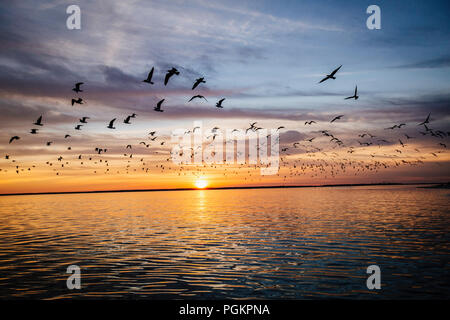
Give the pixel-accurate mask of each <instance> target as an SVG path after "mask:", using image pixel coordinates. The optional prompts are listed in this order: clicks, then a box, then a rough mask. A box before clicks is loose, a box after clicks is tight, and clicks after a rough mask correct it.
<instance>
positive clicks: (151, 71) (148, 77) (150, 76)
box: [142, 67, 155, 84]
mask: <svg viewBox="0 0 450 320" xmlns="http://www.w3.org/2000/svg"><path fill="white" fill-rule="evenodd" d="M154 70H155V67H152V70H150V72H149V73H148V76H147V79H145V80H142V82H147V83H149V84H153V82H152V77H153V71H154Z"/></svg>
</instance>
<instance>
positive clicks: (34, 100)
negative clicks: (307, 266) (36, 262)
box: [0, 0, 450, 193]
mask: <svg viewBox="0 0 450 320" xmlns="http://www.w3.org/2000/svg"><path fill="white" fill-rule="evenodd" d="M72 4H74V3H73V2H72V1H42V2H39V3H36V1H3V2H2V3H1V4H0V21H1V22H0V31H1V32H0V37H1V43H2V46H1V48H0V110H1V114H2V116H1V117H0V169H1V170H0V193H20V192H55V191H87V190H116V189H147V188H148V189H152V188H184V187H187V188H189V187H194V186H195V185H196V183H197V182H198V181H199V180H203V181H207V183H208V186H210V187H223V186H249V185H319V184H339V183H379V182H444V181H449V180H450V179H449V178H450V171H449V160H450V157H449V153H448V148H450V141H449V137H448V134H447V133H448V132H449V131H450V125H449V119H450V108H449V107H450V91H449V85H450V76H449V71H450V36H449V34H450V21H449V20H448V12H449V9H450V8H449V7H450V4H449V3H448V2H446V1H428V2H424V1H377V2H376V3H372V2H367V1H339V2H337V1H206V0H197V1H95V2H94V1H77V3H76V4H77V5H78V6H79V7H80V9H81V29H80V30H69V29H68V28H67V26H66V19H67V18H68V17H69V15H68V14H67V13H66V8H67V7H68V6H69V5H72ZM371 4H377V5H378V6H379V7H380V9H381V29H379V30H369V29H368V28H367V27H366V20H367V18H368V17H369V14H367V13H366V9H367V7H368V6H369V5H371ZM340 65H342V68H341V69H340V70H339V72H338V73H337V75H336V76H337V79H336V80H327V81H325V82H323V83H321V84H318V82H319V81H320V79H322V78H323V77H324V76H325V75H326V74H328V73H330V72H331V71H332V70H334V69H335V68H337V67H338V66H340ZM152 67H154V68H155V72H154V76H153V81H154V82H155V84H154V85H148V84H146V83H143V82H142V80H143V79H145V78H146V77H147V74H148V72H149V70H150V69H151V68H152ZM172 67H175V68H177V69H178V70H179V71H180V75H179V76H174V77H172V78H171V80H170V81H169V84H168V85H167V86H164V84H163V83H162V82H163V79H164V76H165V73H166V71H167V70H168V69H170V68H172ZM199 77H204V78H205V80H206V83H204V84H201V85H199V87H198V88H197V89H196V90H191V87H192V84H193V82H194V81H195V79H197V78H199ZM76 82H84V84H83V85H82V89H83V92H81V93H79V94H77V93H75V92H74V91H72V88H73V86H74V84H75V83H76ZM356 85H357V86H358V94H359V99H358V100H356V101H355V100H351V99H350V100H345V99H344V98H345V97H347V96H351V95H352V94H353V92H354V88H355V86H356ZM194 94H201V95H204V96H205V97H206V99H207V101H205V100H202V99H196V100H194V101H192V102H188V100H189V99H190V97H191V96H193V95H194ZM78 97H82V98H83V99H84V101H85V103H84V104H82V105H77V104H76V105H74V106H71V103H70V102H71V99H72V98H78ZM222 98H225V99H226V100H224V103H223V106H224V108H223V109H218V108H215V103H216V102H217V101H218V100H219V99H222ZM161 99H165V102H164V105H163V109H164V110H165V111H164V112H154V111H153V108H154V107H155V105H156V103H157V102H158V101H159V100H161ZM132 113H136V114H137V116H136V118H134V119H132V121H131V123H132V124H131V125H127V124H124V123H123V119H125V118H126V117H127V116H128V115H131V114H132ZM429 113H431V117H430V122H429V123H428V124H427V125H428V128H429V129H431V131H432V132H436V131H438V132H443V133H442V134H441V136H437V137H436V136H432V135H431V134H430V132H429V131H426V129H425V128H424V126H418V124H419V123H421V122H423V121H424V120H425V119H426V118H427V116H428V114H429ZM41 115H42V116H43V123H44V126H42V127H37V126H34V125H33V123H34V122H35V121H36V119H37V118H38V117H39V116H41ZM337 115H344V117H342V119H340V120H338V121H336V122H333V123H330V120H331V119H333V118H334V117H335V116H337ZM83 116H87V117H89V118H90V119H89V120H88V124H85V125H83V127H82V130H81V131H77V130H75V129H74V128H75V126H76V125H77V124H80V123H79V119H80V118H81V117H83ZM113 118H117V119H118V120H117V121H116V129H115V130H110V129H107V128H106V126H107V124H108V122H109V121H110V120H111V119H113ZM310 120H314V121H316V123H315V124H313V125H311V126H309V125H304V122H305V121H310ZM194 121H202V123H203V127H204V128H205V129H208V128H213V127H215V126H218V127H220V129H226V128H238V129H246V128H248V127H249V123H252V122H257V124H258V126H260V127H262V128H267V129H271V128H277V127H279V126H283V127H284V128H283V129H281V130H280V148H288V149H287V150H286V151H284V152H281V167H280V170H279V173H278V174H277V175H272V176H261V175H260V174H259V170H258V168H256V167H255V166H251V165H249V166H237V165H234V166H233V165H231V164H227V165H223V164H218V165H213V166H206V165H200V166H179V165H176V164H173V163H172V162H171V161H170V159H169V158H170V150H171V147H172V144H171V132H172V131H173V130H175V129H177V128H186V129H187V130H189V129H191V130H192V128H193V123H194ZM400 123H405V126H403V127H402V128H400V129H398V128H396V129H394V130H386V129H385V128H387V127H392V126H393V125H395V124H400ZM31 128H38V129H39V132H38V134H35V135H33V134H30V133H29V132H30V129H31ZM321 130H328V131H329V132H331V133H332V134H333V137H337V138H338V139H339V140H340V141H342V145H337V144H336V143H335V142H333V141H330V139H329V137H328V136H325V135H323V134H322V133H320V131H321ZM433 130H434V131H433ZM150 131H156V132H157V133H156V136H157V139H156V140H155V141H151V140H150V139H149V138H151V136H149V135H148V133H149V132H150ZM419 131H422V132H424V131H425V133H427V134H426V135H422V134H421V133H420V132H419ZM364 133H370V134H372V135H374V136H376V137H375V138H370V139H368V136H367V135H366V136H364V137H360V136H359V135H362V134H364ZM66 134H70V135H71V137H70V138H64V136H65V135H66ZM15 135H17V136H20V140H16V141H14V142H12V143H9V140H10V138H11V137H12V136H15ZM405 135H408V136H410V137H412V138H411V139H409V138H407V137H406V136H405ZM312 137H315V140H314V143H309V142H308V141H306V139H310V138H312ZM379 140H385V141H387V142H380V141H379ZM399 140H401V141H402V143H404V145H405V146H401V144H400V142H399ZM47 141H52V142H53V143H52V145H51V146H47V145H46V142H47ZM141 141H144V142H146V143H147V144H148V145H149V147H146V146H145V145H144V144H139V142H141ZM163 141H164V142H165V143H164V144H163V145H161V142H163ZM296 142H298V144H297V145H296V146H294V145H293V144H294V143H296ZM360 142H361V143H366V142H367V143H371V145H369V146H367V145H361V144H360ZM127 145H131V146H132V149H129V148H126V146H127ZM69 147H70V150H68V148H69ZM96 147H99V148H106V149H107V152H106V153H103V154H101V155H98V154H97V153H96V152H95V151H94V149H95V148H96ZM396 150H399V151H400V152H398V151H396ZM125 154H126V156H125ZM131 154H133V156H132V158H130V155H131ZM79 156H81V159H79ZM60 157H62V159H61V160H60V161H58V158H60Z"/></svg>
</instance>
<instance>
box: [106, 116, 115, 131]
mask: <svg viewBox="0 0 450 320" xmlns="http://www.w3.org/2000/svg"><path fill="white" fill-rule="evenodd" d="M114 121H116V118H114V119H112V120H111V121H110V122H109V125H108V126H107V128H108V129H115V127H113V124H114Z"/></svg>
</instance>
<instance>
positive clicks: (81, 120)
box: [80, 117, 90, 123]
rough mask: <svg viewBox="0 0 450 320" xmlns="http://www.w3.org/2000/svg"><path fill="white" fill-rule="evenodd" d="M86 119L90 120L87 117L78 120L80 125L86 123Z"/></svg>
mask: <svg viewBox="0 0 450 320" xmlns="http://www.w3.org/2000/svg"><path fill="white" fill-rule="evenodd" d="M87 119H90V118H89V117H83V118H81V119H80V122H81V123H87V121H86V120H87Z"/></svg>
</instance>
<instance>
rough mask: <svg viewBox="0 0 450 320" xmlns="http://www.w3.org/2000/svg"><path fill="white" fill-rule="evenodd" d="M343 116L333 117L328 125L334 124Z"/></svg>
mask: <svg viewBox="0 0 450 320" xmlns="http://www.w3.org/2000/svg"><path fill="white" fill-rule="evenodd" d="M343 116H344V115H343V114H342V115H340V116H337V117H334V118H333V120H331V121H330V123H332V122H335V121H336V120H339V119H341V118H342V117H343Z"/></svg>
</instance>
